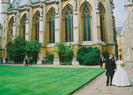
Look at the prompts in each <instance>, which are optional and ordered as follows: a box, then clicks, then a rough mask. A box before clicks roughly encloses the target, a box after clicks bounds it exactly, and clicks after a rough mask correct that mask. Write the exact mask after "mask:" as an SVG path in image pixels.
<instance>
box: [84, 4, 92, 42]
mask: <svg viewBox="0 0 133 95" xmlns="http://www.w3.org/2000/svg"><path fill="white" fill-rule="evenodd" d="M83 36H84V37H83V40H84V41H91V27H90V12H89V8H88V6H87V5H85V6H84V8H83Z"/></svg>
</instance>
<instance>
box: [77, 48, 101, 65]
mask: <svg viewBox="0 0 133 95" xmlns="http://www.w3.org/2000/svg"><path fill="white" fill-rule="evenodd" d="M77 60H78V61H79V63H80V64H81V65H97V64H98V63H99V62H100V50H99V49H98V48H97V47H94V48H92V47H89V48H86V47H83V48H80V49H79V50H78V53H77Z"/></svg>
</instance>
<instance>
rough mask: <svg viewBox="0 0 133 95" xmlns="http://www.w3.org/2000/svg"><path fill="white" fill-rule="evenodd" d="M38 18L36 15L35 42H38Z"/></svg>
mask: <svg viewBox="0 0 133 95" xmlns="http://www.w3.org/2000/svg"><path fill="white" fill-rule="evenodd" d="M39 18H40V14H38V15H37V17H36V21H35V40H37V41H39Z"/></svg>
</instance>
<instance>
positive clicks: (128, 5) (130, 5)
mask: <svg viewBox="0 0 133 95" xmlns="http://www.w3.org/2000/svg"><path fill="white" fill-rule="evenodd" d="M132 6H133V4H127V5H124V7H132Z"/></svg>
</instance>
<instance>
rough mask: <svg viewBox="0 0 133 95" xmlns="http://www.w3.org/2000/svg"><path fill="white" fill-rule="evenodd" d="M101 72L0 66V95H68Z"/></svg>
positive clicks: (89, 69)
mask: <svg viewBox="0 0 133 95" xmlns="http://www.w3.org/2000/svg"><path fill="white" fill-rule="evenodd" d="M103 71H104V70H103V69H100V68H52V67H23V66H22V67H21V66H0V95H68V94H70V93H72V92H73V91H75V90H76V89H78V88H79V87H81V86H83V85H84V84H86V83H87V82H89V81H91V80H92V79H94V78H95V77H96V76H98V75H99V74H101V73H102V72H103Z"/></svg>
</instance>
